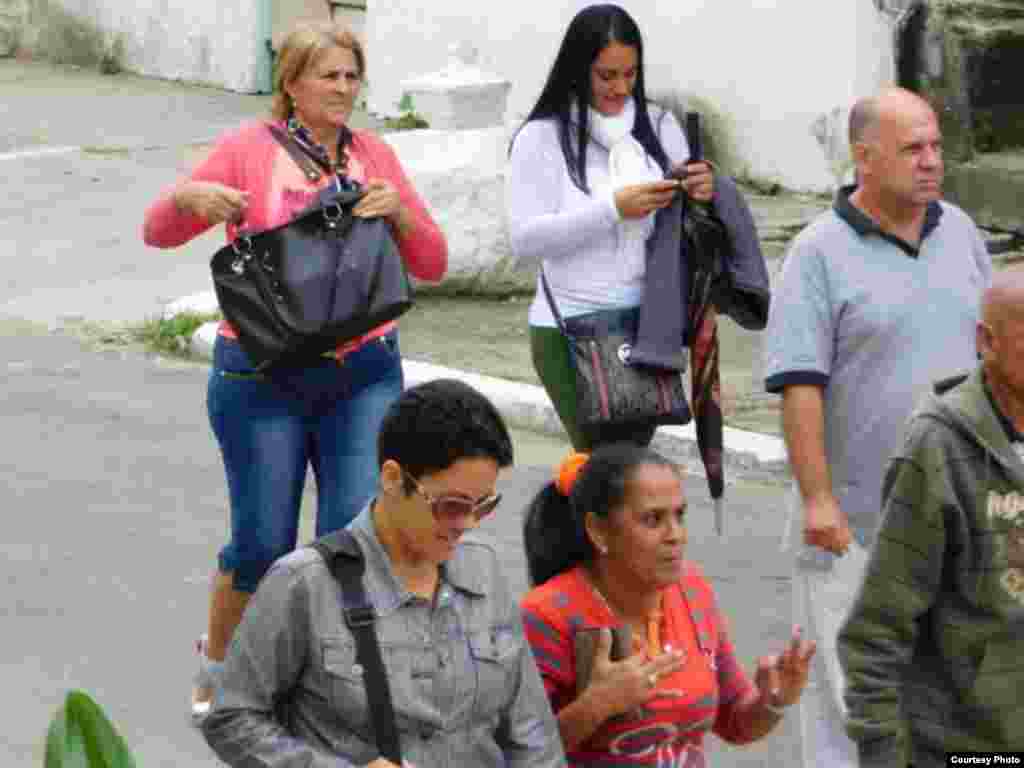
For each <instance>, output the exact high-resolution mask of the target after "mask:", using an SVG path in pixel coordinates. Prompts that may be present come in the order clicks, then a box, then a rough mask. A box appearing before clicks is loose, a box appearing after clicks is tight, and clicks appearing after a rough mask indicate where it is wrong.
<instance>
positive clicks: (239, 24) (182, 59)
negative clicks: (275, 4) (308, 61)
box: [39, 0, 270, 93]
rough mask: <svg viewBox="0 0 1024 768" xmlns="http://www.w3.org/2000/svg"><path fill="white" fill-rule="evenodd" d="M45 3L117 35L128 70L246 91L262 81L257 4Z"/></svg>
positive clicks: (265, 30) (261, 22)
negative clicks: (58, 7) (123, 49)
mask: <svg viewBox="0 0 1024 768" xmlns="http://www.w3.org/2000/svg"><path fill="white" fill-rule="evenodd" d="M48 2H49V4H50V5H60V6H61V7H62V8H64V10H66V11H67V12H68V13H71V14H74V15H75V16H77V17H79V18H82V19H85V20H87V21H90V22H92V23H93V24H95V25H96V26H97V27H98V28H100V29H102V30H104V31H105V32H106V33H107V34H108V35H110V39H114V38H115V37H116V36H117V35H122V37H123V41H124V45H125V57H124V65H125V67H126V69H128V70H130V71H132V72H137V73H139V74H143V75H150V76H154V77H162V78H166V79H171V80H187V81H192V82H198V83H206V84H209V85H216V86H220V87H222V88H227V89H229V90H233V91H241V92H246V93H252V92H255V91H257V90H261V89H262V88H263V86H264V85H265V83H266V75H267V74H268V73H265V72H262V71H261V67H262V66H263V62H264V61H265V58H266V56H267V54H266V49H265V43H264V40H265V39H266V38H267V37H268V36H269V33H270V29H269V26H270V15H269V12H268V11H269V6H266V5H264V4H263V3H262V0H215V1H211V0H48ZM261 11H262V12H263V15H265V16H266V17H267V18H261ZM39 23H42V24H45V23H46V21H45V20H40V21H39Z"/></svg>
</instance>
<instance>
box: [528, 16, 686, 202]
mask: <svg viewBox="0 0 1024 768" xmlns="http://www.w3.org/2000/svg"><path fill="white" fill-rule="evenodd" d="M612 43H621V44H622V45H628V46H630V47H631V48H635V49H636V54H637V74H636V84H635V85H634V86H633V101H634V103H635V105H636V119H635V121H634V123H633V136H634V138H636V140H637V141H638V142H640V144H641V145H642V146H643V148H644V149H645V150H646V151H647V154H648V155H650V156H651V157H653V158H654V159H655V161H656V162H657V163H658V165H659V166H661V169H662V171H668V169H669V159H668V155H666V154H665V150H664V148H663V147H662V146H661V142H660V141H658V136H657V134H656V133H655V131H654V126H653V125H652V124H651V117H650V114H649V113H648V111H647V95H646V90H645V86H644V41H643V37H642V36H641V35H640V27H638V26H637V23H636V21H634V20H633V17H632V16H630V15H629V14H628V13H626V11H625V10H623V9H622V8H620V7H619V6H617V5H611V4H606V5H592V6H589V7H588V8H584V9H583V10H582V11H580V12H579V13H577V14H576V16H575V17H574V18H573V20H572V21H571V22H569V27H568V29H566V31H565V37H564V38H563V39H562V45H561V46H560V47H559V49H558V54H557V55H556V56H555V63H554V64H553V65H552V66H551V72H550V74H549V75H548V79H547V82H546V83H545V84H544V88H543V89H542V90H541V93H540V98H538V99H537V103H536V105H535V106H534V107H533V109H532V110H530V114H529V115H527V117H526V120H525V121H524V125H525V124H526V123H528V122H530V121H531V120H543V119H546V118H554V119H555V120H556V121H557V123H558V138H559V141H560V143H561V145H562V154H563V155H564V156H565V164H566V167H568V169H569V178H570V179H572V182H573V184H575V185H576V186H577V187H578V188H579V189H580V190H582V191H583V192H586V193H587V194H589V193H590V188H589V186H588V185H587V163H586V151H585V149H586V146H587V137H588V136H589V135H590V132H589V125H588V123H589V113H588V112H587V107H589V106H590V102H591V98H592V96H593V93H592V89H591V86H590V68H591V66H593V64H594V60H595V59H596V58H597V57H598V56H600V55H601V51H603V50H604V49H605V48H606V47H607V46H609V45H610V44H612ZM574 101H575V103H576V107H577V110H578V115H579V122H578V124H577V125H576V126H572V125H571V122H570V120H569V115H570V106H571V105H572V103H573V102H574ZM573 127H575V129H576V130H575V136H571V135H570V132H571V129H572V128H573ZM520 128H521V126H520ZM516 133H517V134H518V131H517V132H516ZM512 142H513V143H515V137H514V136H513V138H512Z"/></svg>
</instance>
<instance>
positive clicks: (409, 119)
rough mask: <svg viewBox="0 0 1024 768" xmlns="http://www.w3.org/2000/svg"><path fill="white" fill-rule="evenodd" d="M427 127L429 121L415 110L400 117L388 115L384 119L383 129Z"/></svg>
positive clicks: (407, 129)
mask: <svg viewBox="0 0 1024 768" xmlns="http://www.w3.org/2000/svg"><path fill="white" fill-rule="evenodd" d="M429 127H430V123H428V122H427V121H426V119H425V118H423V117H422V116H421V115H418V114H417V113H415V112H406V113H405V114H403V115H401V116H400V117H389V118H386V119H385V120H384V129H385V130H387V131H415V130H419V129H420V128H429Z"/></svg>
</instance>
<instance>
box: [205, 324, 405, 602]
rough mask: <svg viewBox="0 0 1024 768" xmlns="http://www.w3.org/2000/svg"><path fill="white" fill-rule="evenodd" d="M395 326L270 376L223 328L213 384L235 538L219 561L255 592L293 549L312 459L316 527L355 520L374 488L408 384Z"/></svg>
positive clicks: (210, 394)
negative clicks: (382, 448)
mask: <svg viewBox="0 0 1024 768" xmlns="http://www.w3.org/2000/svg"><path fill="white" fill-rule="evenodd" d="M402 383H403V382H402V363H401V355H400V352H399V348H398V333H397V331H392V332H391V333H388V334H386V335H384V336H382V337H380V338H378V339H374V340H373V341H370V342H367V343H366V344H364V345H363V346H362V347H360V348H358V349H356V350H355V351H353V352H350V353H349V354H348V355H347V356H346V357H345V358H344V359H343V360H342V361H341V362H339V361H337V360H335V359H332V358H324V359H323V360H322V361H320V362H317V363H314V364H312V365H310V366H306V367H303V368H297V369H293V370H289V371H285V372H281V373H274V374H273V375H271V376H267V375H263V374H257V373H255V371H254V370H253V367H252V365H251V363H250V362H249V358H248V356H247V355H246V354H245V352H244V351H243V350H242V347H241V345H239V343H238V342H237V341H234V340H232V339H227V338H224V337H218V338H217V342H216V345H215V346H214V352H213V368H212V370H211V371H210V381H209V387H208V390H207V410H208V412H209V416H210V425H211V426H212V427H213V432H214V434H215V435H216V436H217V441H218V442H219V443H220V449H221V455H222V456H223V459H224V468H225V470H226V471H227V480H228V490H229V493H230V496H231V541H230V542H229V543H228V545H227V546H226V547H224V549H222V550H221V552H220V558H219V566H220V570H221V571H222V572H224V573H231V574H232V575H233V585H234V588H235V589H237V590H239V591H242V592H253V591H255V589H256V585H257V584H258V583H259V580H260V579H261V578H262V577H263V574H264V573H266V572H267V570H268V569H269V568H270V566H271V564H272V563H273V562H274V561H275V560H276V559H277V558H279V557H281V556H283V555H285V554H287V553H289V552H291V551H292V550H293V549H295V544H296V539H297V537H298V527H299V508H300V506H301V502H302V490H303V486H304V484H305V479H306V467H307V465H312V467H313V473H314V476H315V477H316V485H317V520H316V535H317V536H323V535H324V534H327V533H330V532H331V531H335V530H338V529H339V528H343V527H344V526H346V525H348V523H349V522H350V521H351V520H352V519H353V518H354V517H355V516H356V515H357V514H358V513H359V512H360V510H361V509H362V508H363V507H364V506H365V505H366V504H367V502H369V500H370V499H371V498H372V497H373V496H374V494H375V493H376V490H377V480H378V466H377V433H378V432H379V431H380V424H381V421H382V420H383V417H384V413H385V411H386V410H387V408H388V406H390V405H391V403H392V402H394V401H395V400H396V399H398V396H399V395H400V394H401V392H402Z"/></svg>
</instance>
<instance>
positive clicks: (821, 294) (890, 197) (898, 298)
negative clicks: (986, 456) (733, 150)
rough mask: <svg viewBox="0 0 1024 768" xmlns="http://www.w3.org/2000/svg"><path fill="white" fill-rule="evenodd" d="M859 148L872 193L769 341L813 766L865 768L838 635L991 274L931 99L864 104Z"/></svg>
mask: <svg viewBox="0 0 1024 768" xmlns="http://www.w3.org/2000/svg"><path fill="white" fill-rule="evenodd" d="M850 145H851V149H852V152H853V156H854V160H855V163H856V168H857V178H858V185H857V186H856V187H848V188H843V189H841V190H840V191H839V193H838V194H837V196H836V202H835V206H834V208H833V209H832V210H830V211H828V212H826V213H824V214H822V215H821V216H820V217H819V218H818V219H816V220H815V221H814V222H813V223H811V224H810V225H809V226H808V227H807V228H806V229H805V230H804V231H803V232H801V233H800V235H798V236H797V238H796V239H795V240H794V242H793V244H792V246H791V248H790V250H789V253H788V254H787V256H786V261H785V264H784V266H783V269H782V274H781V278H780V282H779V285H778V286H777V288H776V290H775V291H774V296H773V297H772V306H771V312H770V315H769V319H768V329H767V333H766V349H765V386H766V388H767V390H768V391H769V392H776V393H781V394H782V422H783V431H784V434H785V438H786V446H787V449H788V452H789V460H790V465H791V467H792V470H793V475H794V478H795V480H796V482H795V490H794V503H793V509H792V510H791V516H792V517H791V522H793V521H795V520H796V521H802V525H791V526H790V527H791V529H792V531H793V532H794V534H797V535H795V536H793V539H795V543H796V544H797V549H798V554H797V557H796V558H795V561H796V571H795V574H794V581H793V586H794V589H793V594H794V621H795V622H797V623H799V624H800V625H802V626H804V627H806V628H807V631H808V632H809V633H810V634H811V638H813V639H816V640H817V641H818V648H819V652H818V659H817V662H818V663H817V665H816V667H815V669H814V670H812V675H811V681H810V683H809V685H808V689H807V692H806V693H805V695H804V696H803V699H802V702H801V704H800V709H801V713H800V714H801V737H802V743H803V751H804V765H805V766H808V767H809V766H847V765H849V766H856V765H857V751H856V747H855V746H854V744H853V742H851V741H850V740H849V738H848V737H847V736H846V733H845V731H844V728H843V717H844V712H843V706H844V705H843V701H842V695H843V685H844V683H843V676H842V670H841V668H840V666H839V663H838V658H837V656H836V649H835V642H836V635H837V633H838V630H839V626H840V625H841V623H842V621H843V619H845V617H846V614H847V612H848V611H849V609H850V607H851V606H852V603H853V598H854V595H855V593H856V590H857V589H858V587H859V586H860V582H861V579H862V576H863V567H864V564H865V562H866V551H867V549H868V548H870V546H871V544H872V543H873V540H874V537H875V534H876V531H877V528H878V525H879V522H880V520H879V515H880V510H881V498H882V478H883V474H884V469H885V466H886V462H887V461H888V459H889V457H890V456H891V455H893V454H894V453H896V451H897V449H898V448H899V445H900V442H901V440H902V436H903V427H904V424H905V422H906V420H907V418H908V417H909V416H910V412H911V410H912V408H913V406H914V403H915V401H916V400H917V399H918V397H920V396H921V395H922V394H924V393H925V392H926V391H927V390H928V389H929V388H930V387H931V385H932V383H933V382H934V381H935V380H936V379H939V378H943V377H945V376H949V375H952V374H955V373H957V372H960V371H963V370H966V369H970V368H973V367H974V365H975V363H976V360H977V353H976V348H975V324H976V323H977V320H978V312H979V303H980V298H981V294H982V292H983V291H984V290H985V288H986V287H987V286H988V285H989V283H990V281H991V272H992V263H991V259H990V258H989V255H988V252H987V251H986V248H985V244H984V241H983V240H982V238H981V236H980V234H979V232H978V230H977V227H975V225H974V223H973V222H972V221H971V220H970V218H969V217H968V216H967V215H966V214H965V213H964V212H963V211H961V210H960V209H959V208H957V207H956V206H954V205H951V204H949V203H946V202H944V201H941V200H940V197H941V194H942V180H943V170H944V166H943V159H942V134H941V131H940V129H939V123H938V119H937V117H936V115H935V112H934V111H933V110H932V108H931V107H930V106H929V105H928V104H927V103H926V102H925V101H924V100H922V99H921V98H920V97H918V96H917V95H915V94H913V93H911V92H909V91H906V90H903V89H898V88H892V89H888V90H886V91H884V92H882V93H881V94H879V95H877V96H875V97H872V98H867V99H863V100H861V101H859V102H858V103H857V104H856V105H855V106H854V108H853V110H851V113H850ZM800 510H802V514H801V512H800ZM798 537H799V538H798ZM801 544H802V547H801V546H800V545H801ZM899 768H902V766H901V767H899Z"/></svg>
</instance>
